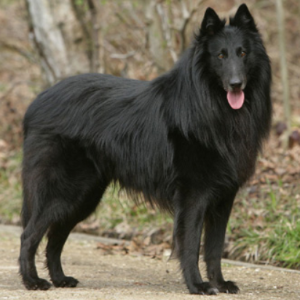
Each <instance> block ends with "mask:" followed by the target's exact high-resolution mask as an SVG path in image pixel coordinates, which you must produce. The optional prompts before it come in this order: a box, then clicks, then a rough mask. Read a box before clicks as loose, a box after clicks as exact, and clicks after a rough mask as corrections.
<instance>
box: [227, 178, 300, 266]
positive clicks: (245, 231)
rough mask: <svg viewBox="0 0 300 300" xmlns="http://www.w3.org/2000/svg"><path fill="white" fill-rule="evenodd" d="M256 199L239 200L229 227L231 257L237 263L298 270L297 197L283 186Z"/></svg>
mask: <svg viewBox="0 0 300 300" xmlns="http://www.w3.org/2000/svg"><path fill="white" fill-rule="evenodd" d="M260 194H261V195H260V196H259V197H255V198H250V197H249V195H247V194H242V195H240V196H239V198H238V201H237V203H236V205H235V206H234V208H233V212H232V218H231V220H230V222H229V225H228V233H229V235H230V239H231V249H230V255H231V256H232V257H234V258H236V259H240V260H246V261H251V262H258V263H270V264H274V265H278V266H282V267H288V268H297V269H299V268H300V210H299V207H300V196H299V193H297V191H292V193H287V191H286V190H284V188H283V185H282V182H280V181H279V182H277V183H276V184H274V183H273V184H271V183H269V182H268V184H267V186H266V187H264V189H263V190H262V191H261V192H260Z"/></svg>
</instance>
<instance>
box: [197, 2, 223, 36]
mask: <svg viewBox="0 0 300 300" xmlns="http://www.w3.org/2000/svg"><path fill="white" fill-rule="evenodd" d="M224 25H225V20H220V18H219V16H218V15H217V14H216V12H215V11H214V10H213V9H212V8H210V7H209V8H207V9H206V12H205V14H204V18H203V21H202V24H201V27H200V35H201V36H204V35H214V34H216V33H217V32H218V31H219V30H221V29H222V28H223V27H224Z"/></svg>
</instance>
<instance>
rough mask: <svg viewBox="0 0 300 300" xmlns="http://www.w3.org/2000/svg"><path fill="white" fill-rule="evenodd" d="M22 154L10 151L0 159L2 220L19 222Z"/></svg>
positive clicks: (0, 207)
mask: <svg viewBox="0 0 300 300" xmlns="http://www.w3.org/2000/svg"><path fill="white" fill-rule="evenodd" d="M20 171H21V154H20V152H13V153H9V154H8V155H7V156H5V157H4V158H3V159H2V158H1V160H0V221H1V222H2V223H18V222H19V219H20V212H21V194H22V188H21V183H20V182H21V180H20Z"/></svg>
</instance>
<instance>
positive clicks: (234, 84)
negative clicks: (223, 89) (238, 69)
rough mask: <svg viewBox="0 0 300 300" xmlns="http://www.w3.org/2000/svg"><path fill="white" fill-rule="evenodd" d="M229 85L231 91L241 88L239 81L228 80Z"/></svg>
mask: <svg viewBox="0 0 300 300" xmlns="http://www.w3.org/2000/svg"><path fill="white" fill-rule="evenodd" d="M229 85H230V87H231V88H232V89H233V90H240V89H241V87H242V81H241V80H239V79H232V80H230V82H229Z"/></svg>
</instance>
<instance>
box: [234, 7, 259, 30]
mask: <svg viewBox="0 0 300 300" xmlns="http://www.w3.org/2000/svg"><path fill="white" fill-rule="evenodd" d="M230 25H231V26H236V27H239V28H243V29H247V30H251V31H255V32H257V27H256V25H255V22H254V19H253V17H252V15H251V14H250V12H249V9H248V7H247V5H246V4H241V5H240V7H239V8H238V10H237V12H236V14H235V16H234V17H233V18H230Z"/></svg>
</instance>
